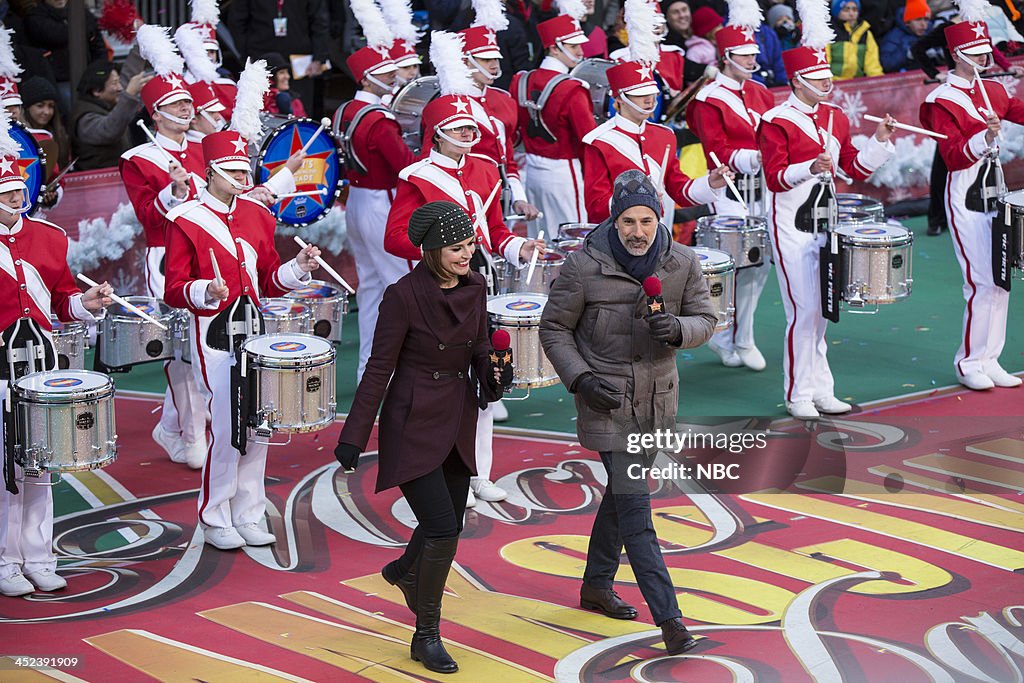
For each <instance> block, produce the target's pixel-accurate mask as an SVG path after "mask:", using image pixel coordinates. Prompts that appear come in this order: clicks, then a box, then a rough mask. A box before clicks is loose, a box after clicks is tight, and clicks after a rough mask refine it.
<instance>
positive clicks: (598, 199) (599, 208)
mask: <svg viewBox="0 0 1024 683" xmlns="http://www.w3.org/2000/svg"><path fill="white" fill-rule="evenodd" d="M607 75H608V85H609V87H610V89H611V92H612V94H613V95H615V96H616V97H618V96H619V95H620V94H621V95H627V94H628V95H633V96H643V95H652V94H657V93H658V84H657V83H656V82H655V81H654V78H653V76H652V73H651V67H650V66H649V65H645V64H640V63H638V62H622V63H621V64H618V65H616V66H614V67H612V68H611V69H608V72H607ZM583 142H584V143H585V144H586V147H585V150H584V156H583V177H584V178H585V179H586V200H587V217H588V219H589V220H590V221H592V222H598V223H599V222H601V221H604V220H606V219H607V218H608V216H609V204H610V202H611V197H612V186H613V185H614V183H615V179H616V178H617V177H618V176H619V174H621V173H624V172H625V171H629V170H633V169H639V170H641V171H643V172H644V173H646V174H647V175H648V176H649V177H650V178H651V182H652V183H653V184H654V186H655V187H657V188H662V189H663V192H664V194H663V195H662V204H663V207H662V208H663V213H662V215H663V216H665V218H666V220H667V221H669V222H671V216H672V213H673V211H674V210H675V204H676V203H678V204H680V205H681V206H696V205H699V204H705V203H709V202H713V201H715V200H716V199H717V198H719V197H720V196H721V192H716V191H715V190H713V189H712V188H711V186H710V185H709V184H708V178H707V176H703V177H701V178H689V177H687V176H686V175H685V174H684V173H683V172H682V171H681V170H680V168H679V162H678V160H677V158H676V153H675V150H676V136H675V133H673V132H672V131H671V130H669V129H668V128H666V127H665V126H662V125H660V124H657V123H650V122H648V121H644V122H642V123H641V124H640V125H636V124H634V123H633V122H631V121H629V120H627V119H626V118H625V117H623V116H622V115H621V114H616V115H615V116H613V117H612V118H610V119H609V120H608V121H605V122H604V123H603V124H601V125H600V126H598V127H597V128H595V129H594V130H592V131H590V132H589V133H588V134H587V135H586V136H585V137H584V138H583Z"/></svg>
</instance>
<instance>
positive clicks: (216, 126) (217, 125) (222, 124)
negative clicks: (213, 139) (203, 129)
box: [199, 109, 228, 133]
mask: <svg viewBox="0 0 1024 683" xmlns="http://www.w3.org/2000/svg"><path fill="white" fill-rule="evenodd" d="M199 115H200V116H202V117H203V118H204V119H206V122H207V123H209V124H210V125H211V126H213V132H214V133H219V132H221V131H222V130H224V129H225V128H227V127H228V122H227V120H226V119H221V120H220V121H217V119H215V118H213V117H212V116H210V114H209V113H208V112H206V111H204V110H202V109H200V110H199Z"/></svg>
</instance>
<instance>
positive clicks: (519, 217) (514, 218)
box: [503, 211, 544, 223]
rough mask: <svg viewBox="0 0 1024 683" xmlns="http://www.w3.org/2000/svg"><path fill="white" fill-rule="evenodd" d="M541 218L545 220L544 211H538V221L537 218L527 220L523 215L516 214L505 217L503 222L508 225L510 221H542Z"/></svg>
mask: <svg viewBox="0 0 1024 683" xmlns="http://www.w3.org/2000/svg"><path fill="white" fill-rule="evenodd" d="M540 218H544V212H543V211H538V212H537V218H536V219H535V218H530V219H527V218H526V216H524V215H522V214H519V213H514V214H512V215H511V216H505V217H504V219H503V220H504V221H505V222H506V223H507V222H508V221H525V220H537V219H540Z"/></svg>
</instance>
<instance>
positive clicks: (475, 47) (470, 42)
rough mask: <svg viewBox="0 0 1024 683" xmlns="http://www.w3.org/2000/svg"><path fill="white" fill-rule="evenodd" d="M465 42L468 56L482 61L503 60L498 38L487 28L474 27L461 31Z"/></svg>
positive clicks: (464, 48)
mask: <svg viewBox="0 0 1024 683" xmlns="http://www.w3.org/2000/svg"><path fill="white" fill-rule="evenodd" d="M459 33H460V34H462V37H463V39H464V40H465V46H464V47H463V50H464V51H465V53H466V54H467V55H472V56H473V57H479V58H480V59H501V56H502V55H501V50H499V49H498V36H497V35H496V34H495V33H494V31H492V30H491V29H489V28H487V27H486V26H473V27H472V28H467V29H465V30H462V31H459Z"/></svg>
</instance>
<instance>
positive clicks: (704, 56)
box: [662, 0, 718, 64]
mask: <svg viewBox="0 0 1024 683" xmlns="http://www.w3.org/2000/svg"><path fill="white" fill-rule="evenodd" d="M662 10H663V11H664V13H665V20H666V21H667V22H668V31H669V32H668V36H667V37H666V38H665V42H666V43H667V44H669V45H676V46H678V47H681V48H683V49H684V50H686V58H687V59H689V60H690V61H692V62H697V63H698V64H714V63H715V62H716V61H717V60H718V55H717V53H716V51H715V46H714V44H713V43H711V41H709V40H707V39H706V38H702V37H701V36H700V34H699V33H697V32H696V30H695V27H694V24H693V14H692V13H691V12H690V4H689V3H688V2H687V1H686V0H667V2H665V3H664V4H663V5H662ZM712 12H714V10H712ZM716 14H717V13H716Z"/></svg>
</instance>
